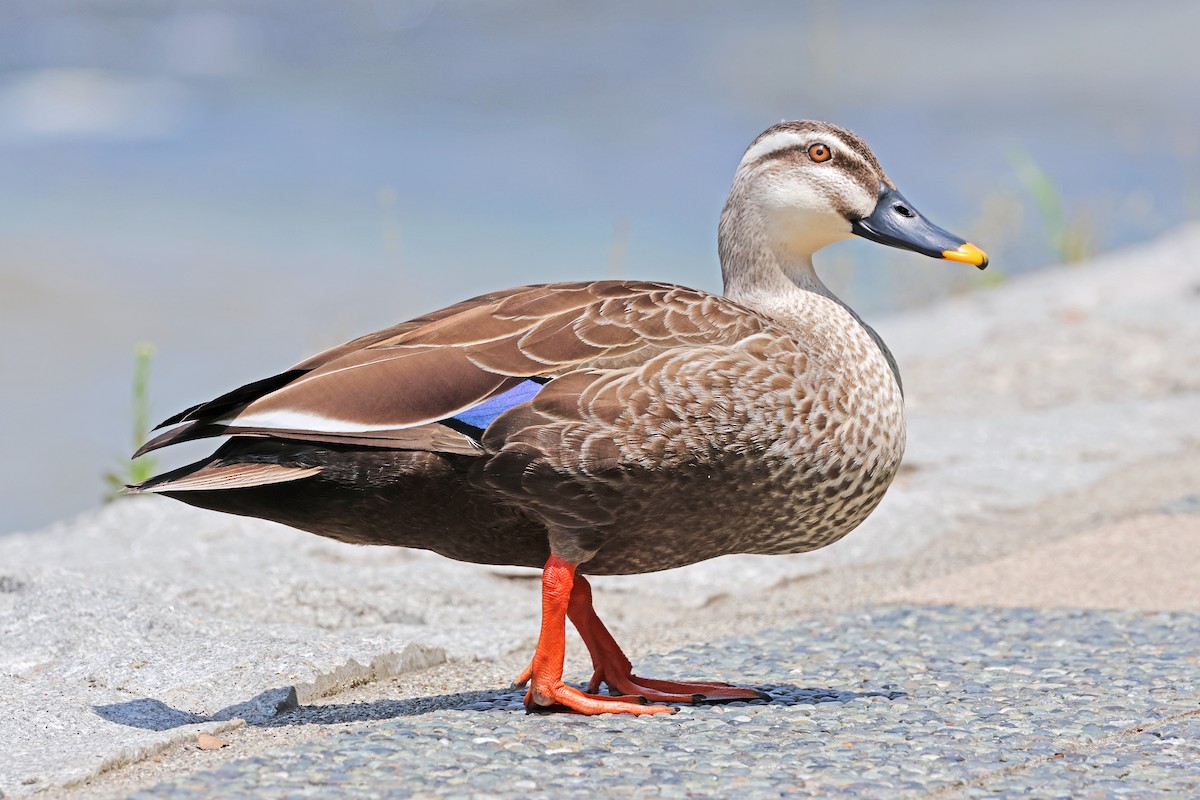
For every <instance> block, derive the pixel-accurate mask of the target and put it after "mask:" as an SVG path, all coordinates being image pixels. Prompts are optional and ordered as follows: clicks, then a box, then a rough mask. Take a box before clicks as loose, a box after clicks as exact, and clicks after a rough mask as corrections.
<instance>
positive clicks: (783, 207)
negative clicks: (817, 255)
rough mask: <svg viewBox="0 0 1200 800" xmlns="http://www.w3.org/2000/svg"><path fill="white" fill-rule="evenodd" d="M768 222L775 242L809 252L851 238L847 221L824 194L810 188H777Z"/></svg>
mask: <svg viewBox="0 0 1200 800" xmlns="http://www.w3.org/2000/svg"><path fill="white" fill-rule="evenodd" d="M768 218H769V219H770V222H771V234H772V238H774V239H775V240H776V241H777V242H780V243H787V244H788V245H790V246H792V247H796V248H798V249H801V250H807V251H808V252H813V251H815V250H817V249H820V248H821V247H824V246H825V245H827V244H833V243H834V242H837V241H841V240H842V239H846V238H849V237H850V235H851V234H850V223H849V222H848V221H847V220H846V218H845V217H843V216H842V214H841V213H840V212H839V211H837V209H835V208H834V207H833V206H832V205H830V203H829V201H828V200H827V199H826V197H825V195H824V194H822V193H820V192H817V191H814V190H813V189H812V188H809V187H803V186H797V185H794V184H793V185H791V186H779V187H776V191H774V192H772V196H771V198H770V202H769V204H768Z"/></svg>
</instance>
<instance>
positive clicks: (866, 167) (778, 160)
mask: <svg viewBox="0 0 1200 800" xmlns="http://www.w3.org/2000/svg"><path fill="white" fill-rule="evenodd" d="M747 215H749V217H750V218H749V219H748V218H747ZM735 218H736V219H735ZM748 223H750V224H753V225H754V227H756V228H759V235H760V236H761V241H760V245H761V246H766V247H767V248H769V249H770V250H771V251H773V252H774V254H775V256H776V257H777V258H778V259H779V260H780V261H781V262H784V263H786V264H800V263H805V264H806V263H811V262H810V259H811V256H812V254H813V253H815V252H816V251H817V250H820V249H821V248H822V247H825V246H827V245H830V244H833V243H834V242H838V241H841V240H843V239H848V238H850V237H851V236H862V237H863V238H866V239H871V240H872V241H876V242H881V243H882V244H886V245H890V246H892V247H899V248H903V249H905V250H914V251H916V252H918V253H923V254H925V255H927V256H932V257H934V258H944V259H948V260H950V261H961V262H964V263H967V264H974V265H975V266H976V267H979V268H980V269H983V268H984V267H986V266H987V263H988V259H987V255H986V254H985V253H984V252H983V251H982V250H980V249H979V248H978V247H976V246H975V245H973V244H971V243H970V242H967V241H966V240H965V239H963V238H962V237H959V236H955V235H954V234H952V233H949V232H948V231H945V230H943V229H941V228H939V227H938V226H936V225H934V224H933V223H932V222H930V221H929V220H927V219H926V218H925V217H924V216H922V214H921V213H920V212H919V211H917V210H916V209H915V208H914V207H913V205H912V203H910V202H908V200H906V199H905V198H904V195H902V194H900V192H899V191H898V190H897V189H896V186H895V184H893V183H892V181H891V180H890V179H889V178H888V176H887V175H886V174H885V173H884V171H883V168H882V167H880V166H879V161H878V160H877V159H876V158H875V154H874V153H872V152H871V150H870V148H868V147H867V146H866V144H864V143H863V141H862V140H861V139H859V138H858V137H857V136H855V135H854V134H853V133H851V132H850V131H848V130H846V129H845V128H839V127H837V126H836V125H830V124H829V123H827V122H816V121H812V120H798V121H795V122H781V123H779V124H778V125H773V126H771V127H770V128H768V129H767V130H765V131H763V133H762V134H761V135H760V136H759V137H758V138H757V139H755V140H754V142H753V143H752V144H751V145H750V147H749V149H747V150H746V154H745V155H744V156H743V157H742V160H741V163H739V164H738V169H737V174H736V175H735V177H734V184H733V190H732V191H731V192H730V196H729V202H728V203H727V204H726V207H725V212H724V214H723V215H722V231H721V235H722V240H723V241H722V251H723V256H724V254H725V250H726V248H727V246H728V245H729V244H732V242H726V241H724V240H725V239H726V238H727V234H730V233H731V232H732V229H733V228H735V227H739V226H743V225H746V224H748Z"/></svg>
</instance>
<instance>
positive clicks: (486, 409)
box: [451, 380, 542, 430]
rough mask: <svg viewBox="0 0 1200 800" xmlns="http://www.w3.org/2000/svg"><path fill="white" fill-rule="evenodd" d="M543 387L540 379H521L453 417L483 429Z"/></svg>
mask: <svg viewBox="0 0 1200 800" xmlns="http://www.w3.org/2000/svg"><path fill="white" fill-rule="evenodd" d="M541 388H542V384H541V383H539V382H538V381H533V380H524V381H521V382H520V383H518V384H517V385H516V386H514V387H513V388H511V389H509V390H508V391H506V392H502V393H500V394H498V395H496V396H495V397H493V398H492V399H490V400H484V401H483V402H482V403H480V404H479V405H477V406H473V407H471V408H468V409H467V410H466V411H460V412H459V413H457V414H455V415H454V416H453V417H451V419H456V420H458V421H459V422H461V423H463V424H465V425H470V426H471V427H473V428H479V429H480V430H483V429H484V428H486V427H487V426H488V425H491V424H492V421H493V420H494V419H496V417H498V416H500V415H501V414H503V413H504V412H505V411H508V410H509V409H510V408H512V407H513V406H516V405H520V404H521V403H524V402H526V401H528V400H532V399H533V397H534V395H536V394H537V393H538V392H539V391H540V390H541Z"/></svg>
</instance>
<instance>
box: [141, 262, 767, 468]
mask: <svg viewBox="0 0 1200 800" xmlns="http://www.w3.org/2000/svg"><path fill="white" fill-rule="evenodd" d="M769 324H770V323H769V322H768V321H767V320H766V319H764V318H763V317H761V316H759V315H757V314H755V313H754V312H752V311H749V310H748V309H746V308H744V307H742V306H739V305H737V304H736V303H733V302H731V301H729V300H726V299H724V298H722V297H718V296H716V295H712V294H709V293H707V292H702V291H698V290H695V289H687V288H684V287H680V286H672V285H670V284H662V283H645V282H631V281H595V282H590V283H558V284H546V285H539V286H526V287H521V288H517V289H510V290H507V291H504V292H497V293H493V294H488V295H483V296H481V297H477V298H474V299H472V300H467V301H464V302H462V303H458V304H457V305H454V306H450V307H448V308H445V309H442V310H440V311H437V312H434V313H433V314H429V315H426V316H424V317H419V318H417V319H414V320H411V321H409V322H405V323H402V324H400V325H397V326H394V327H392V328H388V329H386V330H382V331H378V332H376V333H373V334H369V335H367V336H364V337H361V338H359V339H356V340H354V341H352V342H348V343H347V344H344V345H341V346H339V347H334V348H332V349H330V350H326V351H325V352H323V353H320V354H318V355H316V356H314V357H312V358H310V359H308V360H306V361H304V362H301V363H300V364H297V365H296V366H295V367H293V368H292V369H290V370H288V371H286V372H283V373H280V374H279V375H275V376H272V377H270V378H266V379H263V380H260V381H255V382H254V383H250V384H247V385H245V386H243V387H240V388H238V389H235V390H234V391H232V392H229V393H227V394H225V395H222V396H221V397H218V398H216V399H215V400H211V401H209V402H208V403H203V404H200V405H198V406H194V407H192V408H190V409H188V410H187V411H184V412H181V413H180V414H176V415H175V416H173V417H171V418H170V419H168V420H167V421H166V422H164V423H163V424H164V425H175V424H177V425H179V427H176V428H174V429H173V430H170V431H168V432H166V433H164V434H162V435H160V436H158V437H156V438H155V439H152V440H151V441H150V442H147V443H146V445H145V446H143V447H142V448H141V449H140V450H139V451H138V454H139V455H140V454H141V453H145V452H148V451H150V450H155V449H157V448H159V447H164V446H166V445H169V444H174V443H176V442H182V441H187V440H190V439H197V438H204V437H209V436H221V435H228V434H239V435H243V434H244V435H260V436H273V437H278V438H285V439H300V440H307V441H314V442H330V443H344V444H358V445H370V446H376V447H391V448H401V449H414V450H434V451H439V452H453V453H463V454H472V453H481V452H482V446H481V444H480V442H481V440H482V433H483V431H484V430H485V429H486V428H487V427H488V425H489V424H490V423H491V421H492V420H494V419H495V418H496V417H497V416H499V415H500V414H501V413H503V412H504V411H506V410H507V409H509V408H512V407H513V406H516V405H519V404H520V403H523V402H527V401H529V400H531V399H532V398H533V396H534V395H536V394H538V392H539V391H541V388H542V386H543V385H544V384H546V383H547V382H549V381H552V380H553V379H554V378H556V377H558V376H560V375H564V374H566V373H568V372H572V371H577V370H580V369H583V368H589V369H591V370H599V371H608V370H613V369H621V368H624V367H631V366H637V365H640V364H644V363H645V362H646V361H648V360H649V359H651V358H653V357H654V356H656V355H658V354H660V353H663V352H665V351H667V350H672V349H675V348H679V347H687V346H698V345H710V344H722V343H732V342H735V341H738V340H740V339H743V338H745V337H746V336H750V335H753V334H755V333H758V332H760V331H762V330H763V329H764V328H766V327H768V326H769Z"/></svg>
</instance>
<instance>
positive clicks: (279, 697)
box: [94, 684, 905, 731]
mask: <svg viewBox="0 0 1200 800" xmlns="http://www.w3.org/2000/svg"><path fill="white" fill-rule="evenodd" d="M580 688H583V687H582V686H580ZM757 688H759V689H760V690H761V691H763V692H765V693H766V694H768V695H769V696H770V698H771V699H770V700H769V701H768V702H767V703H766V705H772V706H796V705H810V706H820V705H821V704H824V703H838V704H848V703H854V702H862V701H865V700H867V699H869V698H872V697H883V698H887V699H889V700H895V699H897V698H901V697H904V696H905V693H904V692H895V691H893V692H868V691H860V692H853V691H843V690H838V689H829V688H804V687H799V686H792V685H785V684H772V685H767V686H761V687H757ZM523 696H524V691H523V690H517V689H497V690H491V691H478V692H456V693H453V694H441V695H431V696H428V697H413V698H409V699H405V700H375V701H372V702H368V703H342V704H337V703H330V704H322V705H309V706H301V705H300V704H299V703H298V702H297V700H296V690H295V689H293V688H292V687H290V686H285V687H281V688H278V689H271V690H269V691H266V692H263V693H262V694H260V695H258V696H256V697H254V698H251V699H250V700H248V701H246V702H244V703H238V704H237V705H232V706H229V707H227V708H223V709H221V710H220V711H218V712H217V713H215V714H213V715H211V716H203V715H200V714H192V713H189V712H187V711H180V710H179V709H175V708H172V707H170V706H168V705H167V704H166V703H163V702H162V701H160V700H154V699H151V698H142V699H140V700H130V701H129V702H126V703H112V704H110V705H103V706H95V707H94V709H95V711H96V713H97V714H98V715H100V716H101V717H103V718H104V719H106V720H108V721H109V722H113V723H116V724H118V725H126V726H129V727H132V728H142V729H144V730H152V731H165V730H170V729H172V728H180V727H183V726H186V725H195V724H198V723H203V722H220V721H223V720H229V719H234V718H235V717H240V718H242V719H244V720H245V721H246V724H248V725H255V726H259V727H282V726H286V725H340V724H345V723H349V722H371V721H377V720H385V719H395V718H398V717H413V716H419V715H421V714H428V713H431V712H433V711H446V710H459V711H470V712H473V713H487V712H489V711H493V710H497V709H504V708H505V707H509V708H511V707H513V706H516V705H519V704H520V702H521V698H522V697H523ZM698 705H701V706H703V705H718V703H717V702H711V703H700V704H698Z"/></svg>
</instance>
